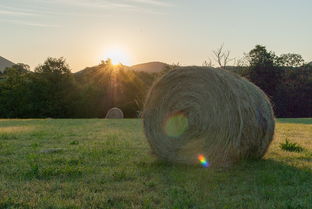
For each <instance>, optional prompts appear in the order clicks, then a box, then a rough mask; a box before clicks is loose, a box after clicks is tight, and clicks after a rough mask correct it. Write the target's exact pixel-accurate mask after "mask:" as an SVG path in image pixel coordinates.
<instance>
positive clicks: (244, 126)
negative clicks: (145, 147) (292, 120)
mask: <svg viewBox="0 0 312 209" xmlns="http://www.w3.org/2000/svg"><path fill="white" fill-rule="evenodd" d="M143 118H144V119H143V123H144V132H145V135H146V137H147V139H148V142H149V144H150V146H151V149H152V151H153V153H154V154H156V155H157V156H159V157H160V158H161V159H164V160H167V161H170V162H177V163H185V164H199V163H200V161H201V162H202V163H203V162H204V161H207V162H206V164H203V165H207V166H208V165H209V166H213V167H225V166H230V165H232V164H233V163H235V162H237V161H240V160H242V159H260V158H261V157H262V156H263V155H264V154H265V152H266V150H267V149H268V147H269V145H270V143H271V141H272V139H273V135H274V127H275V121H274V114H273V110H272V107H271V104H270V101H269V99H268V97H267V96H266V95H265V93H264V92H263V91H262V90H260V89H259V88H258V87H257V86H255V85H254V84H252V83H251V82H249V81H247V80H246V79H244V78H242V77H240V76H238V75H235V74H233V73H230V72H228V71H225V70H220V69H213V68H209V67H181V68H178V69H175V70H172V71H170V72H168V73H167V74H165V75H163V76H162V77H161V78H160V79H158V80H157V81H156V82H155V83H154V84H153V86H152V87H151V89H150V91H149V93H148V95H147V98H146V101H145V105H144V112H143Z"/></svg>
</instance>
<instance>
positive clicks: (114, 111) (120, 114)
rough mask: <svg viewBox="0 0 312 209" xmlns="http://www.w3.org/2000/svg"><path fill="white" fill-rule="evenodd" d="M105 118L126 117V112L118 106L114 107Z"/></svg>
mask: <svg viewBox="0 0 312 209" xmlns="http://www.w3.org/2000/svg"><path fill="white" fill-rule="evenodd" d="M105 118H110V119H120V118H124V114H123V112H122V110H121V109H119V108H118V107H113V108H111V109H109V110H108V112H107V114H106V116H105Z"/></svg>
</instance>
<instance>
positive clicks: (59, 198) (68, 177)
mask: <svg viewBox="0 0 312 209" xmlns="http://www.w3.org/2000/svg"><path fill="white" fill-rule="evenodd" d="M286 139H288V140H289V141H290V142H296V143H297V144H299V145H300V146H302V147H303V148H304V151H302V152H299V153H297V152H286V151H284V150H281V149H280V147H279V146H280V143H283V142H284V141H285V140H286ZM311 188H312V119H282V120H279V121H278V123H277V129H276V137H275V140H274V142H273V143H272V145H271V147H270V149H269V151H268V153H267V154H266V156H265V159H264V160H261V161H255V162H243V163H241V164H240V165H237V166H235V167H233V168H231V169H218V170H216V169H209V168H202V167H200V166H197V167H190V166H183V165H171V164H167V163H164V162H160V161H158V160H157V159H156V158H155V157H153V156H152V155H150V149H149V146H148V144H147V142H146V140H145V138H144V135H143V131H142V124H141V121H140V120H101V119H89V120H68V119H67V120H54V119H46V120H0V208H146V209H148V208H168V209H186V208H200V209H201V208H202V209H207V208H233V209H239V208H241V209H245V208H259V209H260V208H263V209H267V208H280V209H285V208H288V209H299V208H300V209H303V208H306V209H308V208H311V207H312V192H311V191H312V190H311Z"/></svg>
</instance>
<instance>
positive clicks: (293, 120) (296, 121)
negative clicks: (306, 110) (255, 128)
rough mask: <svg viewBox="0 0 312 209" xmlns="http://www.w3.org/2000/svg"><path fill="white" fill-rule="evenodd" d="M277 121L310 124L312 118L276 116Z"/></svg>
mask: <svg viewBox="0 0 312 209" xmlns="http://www.w3.org/2000/svg"><path fill="white" fill-rule="evenodd" d="M277 122H279V123H294V124H307V125H308V124H312V118H278V119H277Z"/></svg>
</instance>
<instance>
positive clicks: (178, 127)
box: [164, 112, 189, 137]
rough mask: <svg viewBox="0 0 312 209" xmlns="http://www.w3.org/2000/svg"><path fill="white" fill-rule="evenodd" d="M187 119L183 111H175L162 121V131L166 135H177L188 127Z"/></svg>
mask: <svg viewBox="0 0 312 209" xmlns="http://www.w3.org/2000/svg"><path fill="white" fill-rule="evenodd" d="M188 125H189V124H188V119H187V117H186V115H185V114H184V113H183V112H177V113H174V114H172V115H170V116H169V117H167V118H166V120H165V121H164V131H165V133H166V134H167V136H170V137H179V136H181V135H182V134H183V133H184V132H185V131H186V130H187V128H188Z"/></svg>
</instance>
